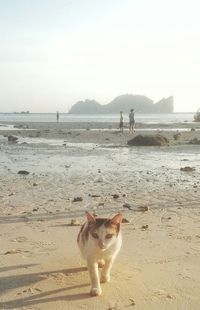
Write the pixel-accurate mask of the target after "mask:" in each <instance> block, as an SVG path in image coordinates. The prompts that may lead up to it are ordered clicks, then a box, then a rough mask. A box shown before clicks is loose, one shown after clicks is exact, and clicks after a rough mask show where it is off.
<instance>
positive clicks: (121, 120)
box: [119, 111, 124, 132]
mask: <svg viewBox="0 0 200 310" xmlns="http://www.w3.org/2000/svg"><path fill="white" fill-rule="evenodd" d="M123 128H124V121H123V112H122V111H121V112H120V119H119V130H120V131H121V132H123Z"/></svg>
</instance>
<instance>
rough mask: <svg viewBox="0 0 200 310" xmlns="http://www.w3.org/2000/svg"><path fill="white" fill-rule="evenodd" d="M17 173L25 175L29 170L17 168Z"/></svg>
mask: <svg viewBox="0 0 200 310" xmlns="http://www.w3.org/2000/svg"><path fill="white" fill-rule="evenodd" d="M17 173H18V174H23V175H27V174H29V173H30V172H28V171H26V170H19V171H18V172H17Z"/></svg>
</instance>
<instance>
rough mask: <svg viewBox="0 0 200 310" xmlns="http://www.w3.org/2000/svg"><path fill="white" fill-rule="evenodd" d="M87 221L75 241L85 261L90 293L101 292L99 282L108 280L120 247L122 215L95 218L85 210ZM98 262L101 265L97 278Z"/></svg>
mask: <svg viewBox="0 0 200 310" xmlns="http://www.w3.org/2000/svg"><path fill="white" fill-rule="evenodd" d="M86 216H87V221H86V222H85V223H84V224H83V226H82V227H81V230H80V232H79V234H78V238H77V242H78V246H79V248H80V251H81V254H82V256H83V258H84V259H86V261H87V266H88V271H89V275H90V280H91V291H90V293H91V295H92V296H99V295H101V293H102V290H101V285H100V282H109V281H110V270H111V268H112V265H113V262H114V260H115V258H116V256H117V254H118V252H119V250H120V248H121V244H122V236H121V229H120V224H121V221H122V215H121V214H120V213H119V214H117V215H115V216H114V217H113V218H111V219H109V218H95V217H94V216H93V215H92V214H90V213H89V212H86ZM98 264H99V265H101V266H103V268H102V272H101V278H100V279H99V271H98Z"/></svg>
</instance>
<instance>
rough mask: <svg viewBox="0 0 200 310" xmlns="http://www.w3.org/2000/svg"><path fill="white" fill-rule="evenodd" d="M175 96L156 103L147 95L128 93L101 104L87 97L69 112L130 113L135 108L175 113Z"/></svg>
mask: <svg viewBox="0 0 200 310" xmlns="http://www.w3.org/2000/svg"><path fill="white" fill-rule="evenodd" d="M173 101H174V99H173V96H171V97H168V98H163V99H161V100H160V101H158V102H156V103H154V102H153V100H151V99H150V98H148V97H146V96H141V95H132V94H126V95H121V96H118V97H116V98H115V99H114V100H112V101H111V102H110V103H108V104H105V105H101V104H100V103H98V102H97V101H95V100H89V99H86V100H85V101H78V102H77V103H75V104H74V105H73V106H72V107H71V109H70V110H69V113H71V114H97V113H119V111H123V112H125V113H128V112H129V111H130V109H132V108H133V109H135V111H136V112H137V113H173V111H174V102H173Z"/></svg>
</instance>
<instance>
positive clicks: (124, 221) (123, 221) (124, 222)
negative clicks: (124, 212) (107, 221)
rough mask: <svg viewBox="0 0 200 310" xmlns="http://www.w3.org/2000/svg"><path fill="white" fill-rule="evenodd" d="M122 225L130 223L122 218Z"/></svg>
mask: <svg viewBox="0 0 200 310" xmlns="http://www.w3.org/2000/svg"><path fill="white" fill-rule="evenodd" d="M122 223H123V224H128V223H130V221H129V220H127V219H126V218H125V217H123V219H122Z"/></svg>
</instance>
